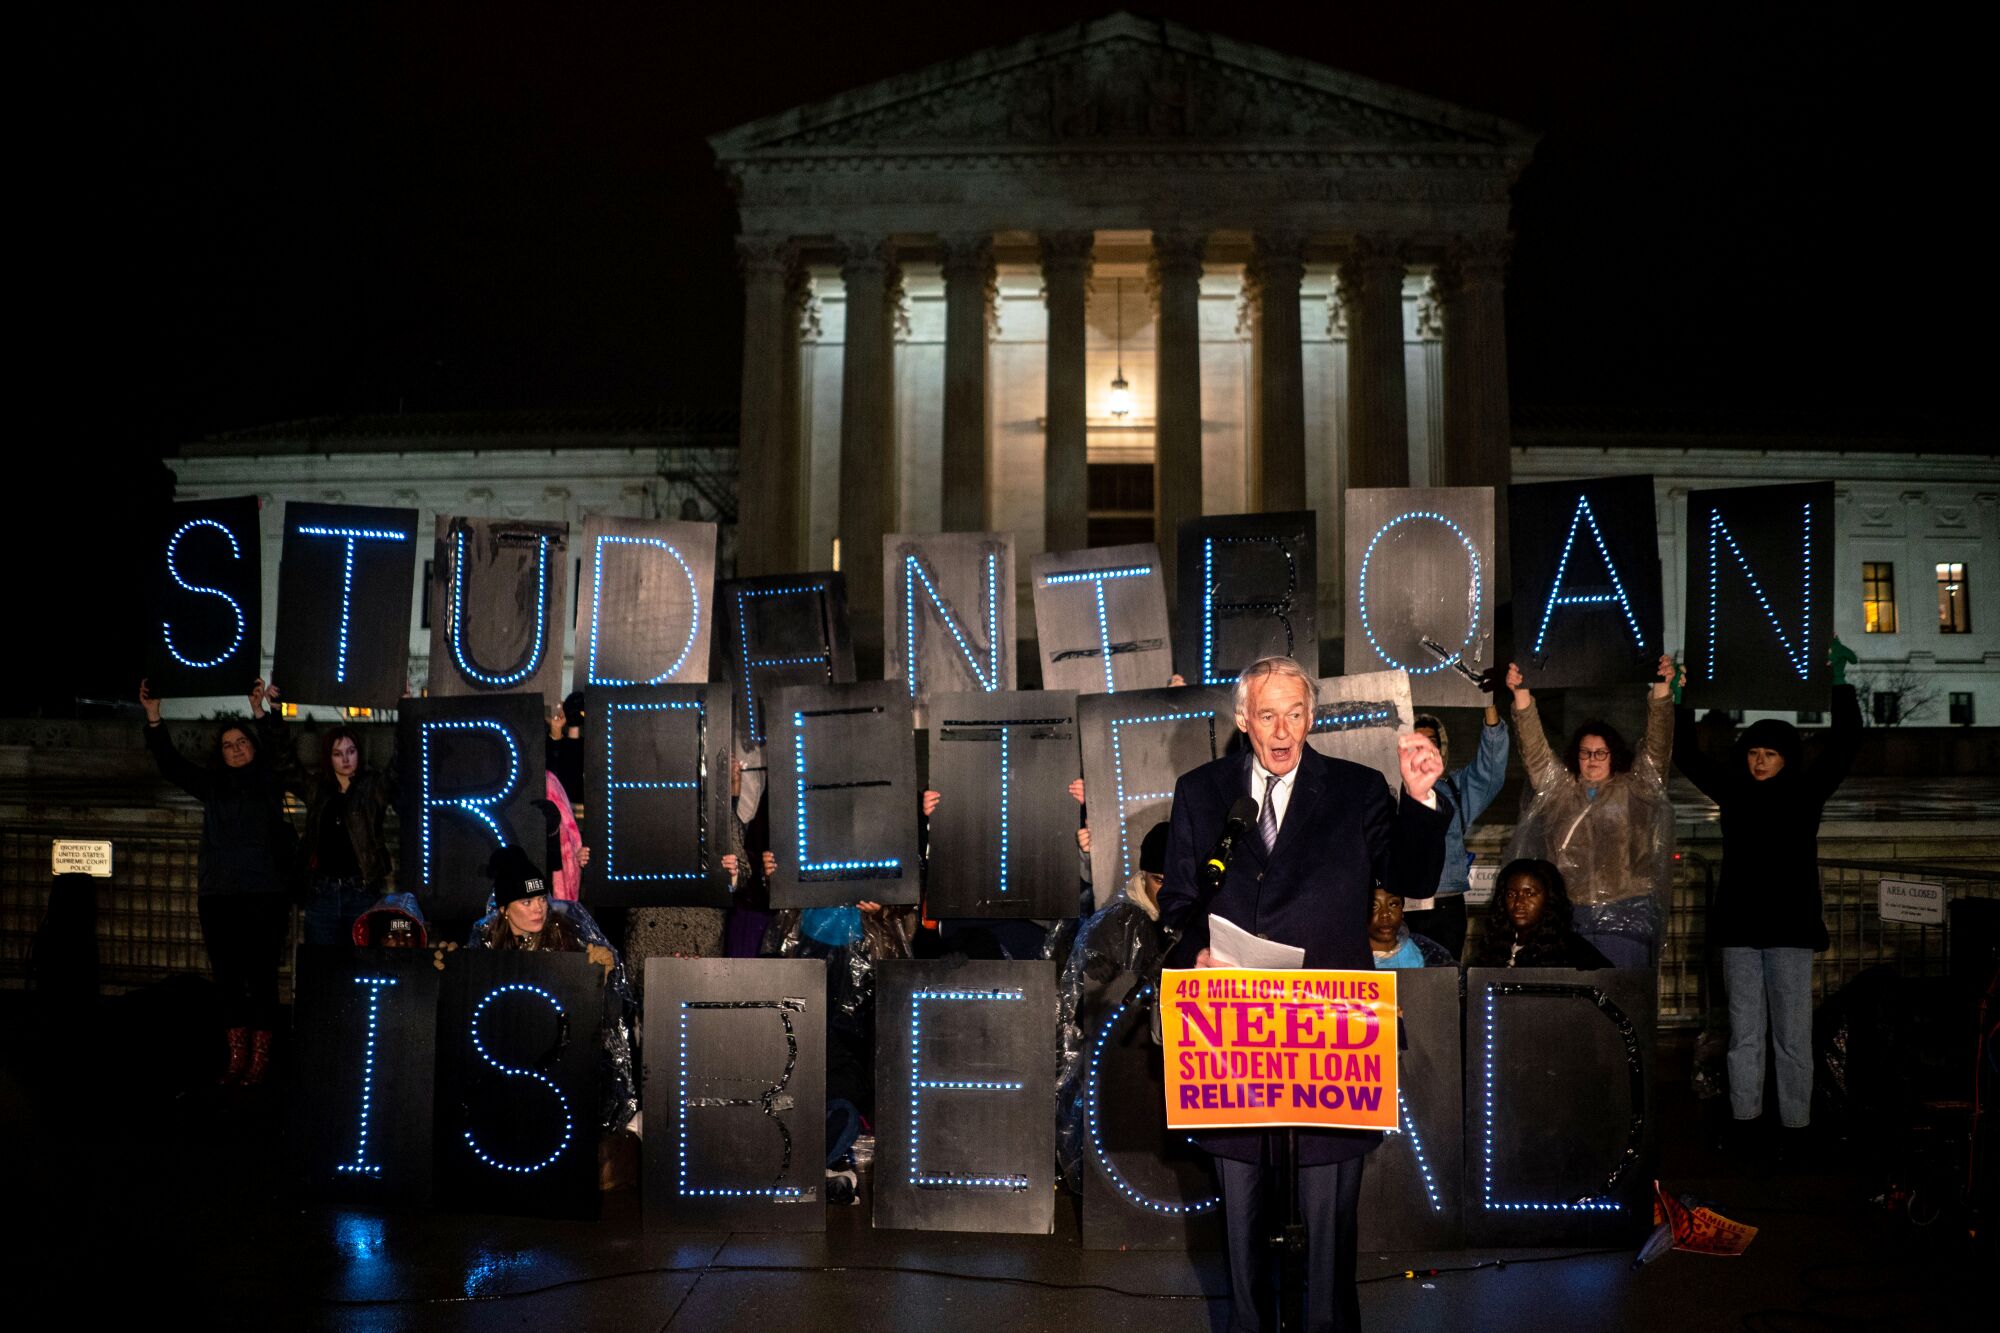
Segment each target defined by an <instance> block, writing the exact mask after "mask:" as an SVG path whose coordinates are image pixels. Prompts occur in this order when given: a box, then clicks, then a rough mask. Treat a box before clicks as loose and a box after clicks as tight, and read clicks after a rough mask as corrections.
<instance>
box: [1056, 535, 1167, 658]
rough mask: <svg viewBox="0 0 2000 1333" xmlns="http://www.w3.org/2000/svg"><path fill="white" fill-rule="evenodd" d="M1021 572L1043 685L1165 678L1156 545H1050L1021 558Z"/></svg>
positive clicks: (1163, 608)
mask: <svg viewBox="0 0 2000 1333" xmlns="http://www.w3.org/2000/svg"><path fill="white" fill-rule="evenodd" d="M1028 576H1029V581H1030V582H1031V583H1032V584H1033V585H1034V591H1035V638H1036V641H1037V642H1038V643H1039V644H1040V646H1041V650H1042V687H1043V688H1044V689H1050V690H1073V691H1075V692H1076V693H1078V694H1099V693H1103V694H1111V693H1114V692H1115V691H1118V690H1150V689H1158V688H1161V687H1163V686H1165V685H1167V684H1169V683H1170V682H1171V681H1172V679H1173V674H1174V655H1173V645H1172V644H1171V643H1170V642H1169V641H1168V638H1167V593H1166V583H1165V581H1164V578H1163V576H1162V574H1161V571H1160V548H1159V547H1157V546H1154V545H1153V544H1152V543H1151V542H1147V543H1145V544H1144V545H1140V546H1100V547H1095V548H1092V549H1091V550H1088V551H1052V552H1049V553H1047V554H1044V555H1038V556H1036V557H1035V558H1034V559H1032V560H1030V561H1029V562H1028Z"/></svg>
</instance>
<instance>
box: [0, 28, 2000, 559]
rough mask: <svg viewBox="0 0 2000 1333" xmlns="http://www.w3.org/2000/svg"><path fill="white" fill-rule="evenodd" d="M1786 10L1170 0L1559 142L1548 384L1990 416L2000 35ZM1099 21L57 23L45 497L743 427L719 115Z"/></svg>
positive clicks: (1519, 200) (1533, 397)
mask: <svg viewBox="0 0 2000 1333" xmlns="http://www.w3.org/2000/svg"><path fill="white" fill-rule="evenodd" d="M220 8H221V7H214V9H216V10H219V9H220ZM1750 8H1751V7H1750V6H1744V5H1729V6H1717V7H1714V8H1713V9H1712V10H1710V9H1704V8H1703V7H1700V6H1695V5H1689V4H1667V5H1645V6H1616V5H1611V4H1606V3H1603V2H1602V0H1598V2H1596V3H1572V4H1535V5H1522V6H1511V5H1496V4H1492V3H1490V2H1489V3H1478V4H1459V3H1444V2H1439V3H1431V4H1427V5H1422V6H1409V5H1384V4H1373V5H1349V4H1337V3H1335V4H1322V5H1317V6H1312V7H1310V8H1306V7H1296V6H1261V7H1260V6H1245V5H1240V4H1238V5H1193V4H1175V5H1159V6H1153V7H1152V8H1151V9H1150V10H1149V11H1147V12H1150V13H1155V14H1160V15H1164V16H1165V17H1169V18H1173V19H1176V20H1178V21H1180V22H1183V23H1187V24H1189V25H1192V26H1195V27H1202V28H1208V29H1211V30H1214V31H1217V32H1221V33H1225V34H1227V35H1229V36H1232V37H1236V38H1239V39H1242V40H1245V41H1250V42H1256V43H1260V44H1263V45H1267V46H1270V47H1273V48H1276V49H1278V50H1280V51H1283V52H1286V53H1290V54H1295V55H1299V56H1304V57H1307V58H1310V59H1313V60H1316V61H1319V62H1322V63H1324V64H1327V65H1331V66H1334V67H1336V68H1344V69H1348V70H1352V71H1354V72H1356V73H1360V74H1364V75H1367V76H1369V77H1372V78H1375V79H1380V80H1384V81H1386V82H1389V83H1392V84H1397V85H1401V86H1404V87H1408V88H1411V89H1415V90H1417V91H1420V92H1424V93H1428V94H1432V95H1435V96H1439V97H1443V98H1446V99H1448V100H1451V101H1455V102H1458V103H1460V104H1462V105H1465V106H1468V107H1472V108H1476V109H1479V110H1484V111H1491V112H1495V113H1498V114H1500V115H1503V116H1507V117H1509V118H1511V119H1514V120H1517V121H1520V122H1522V123H1524V124H1526V125H1529V126H1531V127H1533V128H1535V129H1537V130H1540V131H1542V133H1543V135H1544V137H1543V140H1542V143H1541V146H1540V148H1539V149H1538V151H1537V153H1536V157H1535V162H1534V165H1533V166H1532V167H1531V168H1530V169H1529V171H1528V173H1527V174H1526V175H1525V176H1524V178H1523V180H1522V182H1521V184H1520V186H1519V187H1518V189H1517V191H1516V207H1515V218H1514V221H1515V229H1516V232H1517V235H1518V241H1517V245H1516V251H1515V263H1514V269H1513V273H1512V275H1511V278H1510V285H1509V292H1508V300H1509V340H1510V347H1509V351H1510V357H1511V362H1512V371H1513V384H1514V395H1515V400H1516V402H1517V404H1519V405H1524V406H1564V405H1603V406H1611V407H1617V408H1640V409H1651V408H1659V407H1671V408H1675V409H1692V410H1696V411H1699V412H1702V413H1704V414H1717V415H1720V416H1723V417H1753V416H1755V417H1761V416H1765V415H1768V414H1771V413H1782V414H1786V415H1791V414H1795V413H1803V414H1805V415H1807V416H1809V417H1813V418H1817V419H1824V420H1827V421H1840V420H1865V421H1868V422H1875V423H1884V424H1886V425H1887V426H1889V427H1890V428H1892V429H1898V430H1905V431H1908V432H1910V433H1912V434H1929V433H1932V432H1935V431H1939V430H1944V431H1947V432H1951V433H1956V434H1964V433H1967V432H1972V431H1974V430H1975V423H1974V422H1973V421H1972V408H1971V398H1972V390H1973V386H1974V385H1975V384H1977V383H1980V382H1982V381H1983V376H1981V375H1980V374H1979V369H1980V368H1977V367H1975V364H1974V363H1975V358H1977V359H1980V360H1983V358H1984V355H1985V343H1986V341H1987V339H1986V338H1985V337H1984V336H1983V334H1984V325H1985V321H1984V308H1985V302H1984V299H1983V298H1982V297H1980V296H1979V295H1978V293H1979V292H1980V291H1983V290H1984V289H1985V288H1986V287H1988V286H1990V284H1991V278H1990V276H1989V273H1990V268H1991V265H1990V263H1989V262H1988V260H1987V258H1986V256H1985V254H1984V251H1985V249H1986V247H1987V244H1988V242H1987V240H1986V238H1985V235H1984V231H1985V229H1984V228H1975V227H1973V226H1972V225H1971V224H1970V222H1969V221H1967V220H1965V215H1966V213H1967V212H1968V211H1969V210H1968V208H1967V206H1966V203H1965V196H1966V195H1967V194H1968V193H1970V192H1971V191H1972V190H1975V189H1977V188H1979V181H1980V179H1981V177H1982V175H1983V173H1984V169H1985V164H1986V162H1987V161H1989V160H1990V148H1989V147H1988V146H1987V145H1985V144H1984V143H1983V142H1982V143H1981V144H1980V146H1979V147H1978V148H1974V147H1973V146H1972V137H1973V135H1974V133H1975V132H1977V131H1980V130H1983V129H1984V128H1985V126H1986V125H1987V124H1989V123H1990V116H1989V114H1988V112H1987V110H1986V108H1985V106H1984V105H1983V103H1981V102H1979V101H1978V100H1977V99H1976V94H1975V90H1976V89H1978V88H1980V87H1983V86H1985V85H1986V84H1987V83H1988V81H1989V73H1988V71H1986V70H1984V69H1981V68H1979V67H1977V66H1975V65H1974V63H1973V62H1974V60H1975V59H1977V58H1978V57H1977V56H1976V54H1975V53H1976V51H1977V50H1979V49H1983V46H1982V44H1981V43H1978V42H1975V41H1974V40H1973V38H1972V36H1971V35H1970V34H1969V33H1964V32H1955V31H1954V30H1953V29H1952V28H1950V27H1949V26H1946V21H1945V20H1943V19H1940V20H1939V21H1938V22H1936V23H1926V22H1925V20H1924V13H1923V11H1922V9H1921V8H1920V7H1918V6H1911V5H1902V6H1895V7H1890V8H1889V9H1888V10H1887V11H1886V12H1888V13H1891V14H1893V15H1895V16H1896V17H1894V18H1886V19H1885V18H1884V17H1882V14H1883V13H1884V12H1885V11H1884V10H1883V9H1882V8H1881V7H1865V8H1864V7H1863V6H1859V5H1813V6H1807V5H1798V6H1786V7H1783V8H1781V9H1777V8H1765V7H1758V8H1756V11H1755V12H1754V13H1746V12H1743V11H1745V10H1748V9H1750ZM690 10H693V12H691V13H690V12H689V11H690ZM1102 12H1105V11H1104V10H1101V9H1096V8H1089V9H1079V8H1075V7H1071V6H1062V5H1052V4H1036V3H1025V4H1013V5H1007V6H1002V7H993V8H991V9H986V10H981V11H977V16H976V17H975V16H974V15H973V14H972V13H969V12H968V11H967V10H966V9H964V8H963V7H959V6H950V5H938V4H929V5H913V4H903V5H882V6H873V7H870V6H858V5H857V6H848V5H840V6H834V5H821V6H811V7H806V6H794V5H774V4H756V5H752V4H735V5H714V6H701V7H698V8H696V7H688V6H680V5H663V4H647V5H631V6H614V5H590V6H545V5H537V6H517V5H503V4H485V5H477V6H474V5H464V4H461V5H455V6H445V5H437V4H427V3H400V4H387V5H368V6H362V5H343V6H324V7H309V6H268V7H264V8H263V9H262V10H257V11H239V12H238V13H237V14H236V15H233V16H225V15H223V14H221V13H219V12H213V11H212V10H210V9H209V8H207V7H201V8H200V9H199V12H196V7H187V6H151V7H146V8H139V7H132V8H131V9H130V10H129V12H124V13H113V12H107V11H104V10H101V9H94V8H88V7H80V6H69V7H64V9H63V12H61V13H60V14H57V15H54V16H51V17H50V18H49V19H48V20H47V21H48V22H50V23H52V24H54V25H55V27H54V29H53V31H51V32H49V33H48V34H47V36H46V38H45V40H44V41H43V42H41V43H39V44H38V45H37V47H36V48H35V59H34V61H33V64H34V65H35V70H34V72H33V75H32V80H33V81H32V82H31V84H30V91H38V92H39V97H38V98H35V99H33V100H34V102H35V104H36V105H38V106H39V108H40V113H39V114H34V115H29V116H27V117H25V118H24V119H23V120H22V121H21V122H20V124H19V133H18V136H17V138H18V140H19V141H20V142H22V143H23V145H24V146H23V152H24V154H25V156H26V159H27V161H26V164H25V165H26V172H25V174H26V175H27V176H28V178H29V180H30V181H35V182H39V184H38V185H36V186H35V187H33V188H28V189H22V188H21V185H22V184H23V182H18V181H17V189H16V193H15V200H16V203H15V210H14V212H15V221H16V223H17V225H20V226H24V228H25V231H26V233H27V241H28V244H27V245H25V246H22V247H20V248H19V249H17V252H16V255H17V264H18V265H19V267H18V268H17V270H16V271H17V274H19V275H20V276H19V279H17V281H18V282H19V284H20V285H21V286H25V288H26V290H27V294H28V300H27V303H26V306H27V309H26V313H27V315H28V317H29V318H28V320H27V321H26V322H25V332H26V334H27V343H28V345H29V354H28V358H27V364H26V365H25V366H23V367H21V371H20V373H17V377H16V383H17V385H19V386H20V388H19V389H17V399H16V402H17V404H19V405H20V406H18V407H17V412H19V411H22V410H23V409H25V416H26V417H27V420H26V421H25V422H21V423H20V424H22V425H25V426H26V427H27V438H28V440H29V441H30V442H31V444H32V445H36V446H45V447H42V448H31V450H30V454H31V458H33V459H37V460H39V461H31V463H30V468H29V477H30V479H32V480H35V481H37V482H38V483H40V482H41V480H42V476H43V475H44V474H45V475H46V484H47V485H48V486H50V487H52V488H54V489H55V490H57V491H58V492H60V491H62V490H65V489H68V488H71V487H76V486H78V485H82V486H85V487H87V488H88V490H89V491H90V492H91V493H94V494H96V495H98V496H100V497H105V498H109V499H111V500H112V501H113V503H114V504H115V505H117V506H118V507H121V508H122V507H125V506H129V505H132V504H136V503H138V502H139V499H140V497H142V496H145V495H149V494H156V493H157V487H158V484H159V470H158V464H157V463H155V462H153V461H152V460H155V459H157V458H159V457H160V456H162V455H165V454H171V452H172V451H173V449H174V448H175V447H177V446H178V445H179V444H181V443H183V442H185V441H188V440H192V439H198V438H200V437H201V436H203V435H206V434H209V433H212V432H219V431H226V430H232V429H236V428H241V427H247V426H254V425H259V424H264V423H268V422H272V421H279V420H285V419H291V418H299V417H308V416H317V415H322V414H330V413H345V412H393V411H396V410H398V409H399V408H401V409H404V410H408V411H440V410H453V409H464V408H560V407H587V406H653V405H663V406H669V407H721V408H733V407H734V406H735V405H736V382H737V364H736V359H737V355H738V350H739V349H738V342H739V338H740V310H739V302H740V300H741V296H740V288H739V286H738V283H737V277H736V272H735V266H734V261H733V252H732V248H731V236H732V234H733V229H734V216H733V211H732V208H731V205H730V201H729V198H728V194H727V192H726V190H725V189H724V186H723V183H722V179H721V176H720V175H719V173H718V172H717V171H716V170H715V167H714V164H713V160H712V158H711V157H710V154H709V151H708V148H707V145H706V142H705V139H706V136H708V135H709V134H712V133H714V132H716V131H718V130H722V129H726V128H729V127H731V126H733V125H737V124H739V123H742V122H744V121H747V120H751V119H755V118H757V117H760V116H764V115H768V114H771V113H774V112H778V111H782V110H784V109H786V108H788V107H791V106H794V105H797V104H799V103H802V102H809V101H813V100H816V99H819V98H823V97H826V96H829V95H831V94H834V93H836V92H839V91H842V90H843V89H847V88H851V87H854V86H856V85H859V84H863V83H867V82H869V81H871V80H875V79H878V78H883V77H886V76H889V75H892V74H896V73H899V72H903V71H906V70H910V69H914V68H917V67H920V66H922V65H924V64H927V63H930V62H933V61H937V60H943V59H949V58H952V57H955V56H959V55H964V54H968V53H970V52H973V51H976V50H979V49H981V48H984V47H987V46H992V45H997V44H1000V43H1004V42H1007V41H1012V40H1014V39H1016V38H1019V37H1022V36H1026V35H1029V34H1031V33H1034V32H1037V31H1042V30H1046V29H1050V28H1054V27H1059V26H1061V25H1063V24H1065V23H1070V22H1074V21H1077V20H1079V19H1082V18H1087V17H1091V16H1094V15H1096V14H1099V13H1102ZM1937 12H1938V13H1939V14H1943V13H1944V12H1945V11H1943V10H1941V9H1940V10H1939V11H1937ZM245 15H249V16H252V17H254V19H255V22H251V23H245V22H242V21H239V20H240V19H241V18H242V17H243V16H245ZM1982 138H1983V136H1982ZM17 420H18V418H17ZM80 468H81V469H82V472H81V473H80V472H79V469H80ZM92 507H93V508H96V507H97V506H95V505H93V506H92ZM53 511H54V512H53V514H52V515H51V514H48V513H45V514H44V516H43V517H42V518H41V519H39V520H38V521H39V522H43V523H48V522H61V521H63V520H62V516H61V508H60V506H56V507H53ZM61 591H62V595H63V596H65V597H67V596H69V595H70V593H69V592H68V591H67V590H61Z"/></svg>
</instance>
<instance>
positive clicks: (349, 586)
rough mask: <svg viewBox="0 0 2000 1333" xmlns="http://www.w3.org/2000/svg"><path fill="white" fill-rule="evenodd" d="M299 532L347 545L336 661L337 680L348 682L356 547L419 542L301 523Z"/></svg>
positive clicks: (387, 532) (389, 532)
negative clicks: (349, 628) (348, 645)
mask: <svg viewBox="0 0 2000 1333" xmlns="http://www.w3.org/2000/svg"><path fill="white" fill-rule="evenodd" d="M297 531H298V534H299V535H300V536H301V537H335V538H338V539H340V540H341V541H342V542H344V543H346V548H347V549H346V551H345V552H344V563H343V565H342V569H341V575H340V653H339V655H338V656H337V657H335V658H334V659H333V678H334V679H335V680H337V681H343V682H344V681H346V679H347V626H348V622H349V621H350V620H351V619H352V616H353V611H354V543H356V542H407V541H414V540H415V538H414V536H413V535H412V534H410V533H407V532H397V531H395V530H393V529H390V528H325V527H320V526H318V525H316V524H305V523H301V524H300V525H299V527H298V529H297Z"/></svg>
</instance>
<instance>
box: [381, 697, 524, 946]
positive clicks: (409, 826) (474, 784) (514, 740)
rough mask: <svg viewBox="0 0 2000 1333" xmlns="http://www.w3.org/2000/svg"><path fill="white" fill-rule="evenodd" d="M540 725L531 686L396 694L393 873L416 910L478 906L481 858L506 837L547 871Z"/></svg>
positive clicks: (452, 911)
mask: <svg viewBox="0 0 2000 1333" xmlns="http://www.w3.org/2000/svg"><path fill="white" fill-rule="evenodd" d="M547 734H548V728H547V724H545V723H544V722H543V721H542V701H541V698H540V697H539V696H537V695H532V694H501V695H489V696H487V697H485V698H481V699H405V700H403V703H402V706H401V708H399V709H398V710H397V714H396V759H397V764H398V765H399V767H400V769H401V772H400V774H399V777H400V779H401V780H400V782H399V784H398V787H399V790H398V793H397V804H396V812H397V819H398V823H399V825H400V827H401V829H402V833H401V837H400V842H401V861H402V876H401V880H400V883H401V885H402V887H403V888H405V889H407V890H410V891H412V892H414V893H416V894H417V895H418V897H419V898H421V899H422V900H423V904H424V911H425V912H426V913H428V914H430V915H431V916H435V917H443V918H445V919H447V920H457V921H466V920H470V919H472V918H474V917H477V916H479V915H481V914H482V913H484V911H485V910H486V896H487V894H488V893H489V892H491V890H492V881H491V880H490V879H489V878H488V877H487V874H486V863H487V861H488V860H489V859H490V858H491V857H492V855H493V850H494V848H496V847H498V846H499V845H500V844H501V843H502V842H509V843H513V844H514V845H516V846H518V847H520V848H521V849H522V850H523V851H525V852H526V853H527V854H528V859H529V860H531V861H533V862H534V863H535V864H536V865H538V866H541V867H542V869H543V870H544V871H545V872H546V871H547V870H548V869H549V867H548V866H546V865H543V864H542V863H543V862H544V861H546V860H547V859H548V852H547V826H546V824H545V823H544V821H543V819H542V813H541V811H540V810H539V809H537V808H536V807H535V805H534V802H536V801H539V800H541V799H543V796H544V790H545V789H544V781H543V776H542V763H543V754H544V749H545V745H546V742H545V740H544V739H543V738H544V737H545V736H546V735H547Z"/></svg>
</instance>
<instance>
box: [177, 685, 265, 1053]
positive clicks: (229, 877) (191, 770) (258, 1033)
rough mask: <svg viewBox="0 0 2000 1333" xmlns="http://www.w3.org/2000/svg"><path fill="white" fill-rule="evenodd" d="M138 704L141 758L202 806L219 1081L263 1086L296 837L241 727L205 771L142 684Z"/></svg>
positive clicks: (231, 730) (226, 729) (223, 734)
mask: <svg viewBox="0 0 2000 1333" xmlns="http://www.w3.org/2000/svg"><path fill="white" fill-rule="evenodd" d="M260 684H261V682H260ZM139 702H140V704H141V705H142V706H144V708H145V710H146V748H147V749H148V750H150V751H152V755H153V762H154V763H156V764H158V765H159V768H160V775H161V776H162V777H164V778H166V779H167V781H169V782H171V783H173V784H174V785H175V786H177V787H179V788H180V789H181V790H182V791H185V792H186V793H187V794H188V795H190V796H192V797H194V798H195V799H196V800H197V801H200V802H201V806H202V816H201V868H200V878H199V884H200V897H199V899H198V903H199V908H200V912H201V937H202V942H203V943H204V944H205V945H207V946H208V965H209V968H210V969H211V970H212V971H213V972H214V973H215V986H216V989H217V991H219V992H220V994H221V1002H222V1013H223V1019H224V1022H225V1023H226V1024H227V1025H228V1034H229V1067H228V1069H227V1070H226V1071H225V1072H224V1073H223V1075H222V1079H221V1081H222V1082H224V1083H228V1084H244V1085H249V1084H255V1083H261V1082H263V1080H264V1075H265V1073H266V1071H267V1070H268V1069H269V1067H270V1062H271V1033H272V1031H273V1030H274V1029H275V1028H276V1027H277V1019H278V968H279V966H280V964H281V963H282V961H283V958H284V949H285V934H286V932H287V930H288V929H289V928H290V926H291V921H292V901H291V897H290V895H288V894H287V893H286V891H285V888H286V870H287V866H288V864H289V862H290V860H291V855H292V845H293V837H292V827H291V825H290V824H289V823H288V822H287V821H286V819H285V797H284V792H283V790H282V789H281V788H280V787H279V786H278V780H277V777H276V776H275V775H274V774H273V773H272V772H271V766H270V765H269V764H267V763H265V762H264V760H263V757H262V756H261V755H260V754H259V753H258V751H257V740H256V738H255V737H254V736H253V735H252V734H251V731H250V727H249V726H248V725H247V724H245V723H241V722H229V723H225V724H224V725H223V727H222V730H221V731H219V732H218V733H216V738H215V748H216V762H215V763H214V764H212V765H209V766H207V767H204V766H202V765H200V764H196V763H193V762H191V761H190V760H188V759H187V758H185V757H184V756H183V755H182V754H181V753H180V751H178V750H176V749H175V748H174V743H173V740H172V738H171V737H169V736H168V735H167V729H166V728H165V727H164V726H162V725H161V724H160V701H159V699H158V697H157V696H155V695H154V693H153V691H152V688H151V686H150V685H149V684H148V683H147V682H145V681H141V682H140V683H139Z"/></svg>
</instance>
